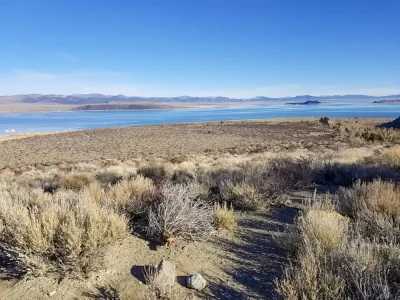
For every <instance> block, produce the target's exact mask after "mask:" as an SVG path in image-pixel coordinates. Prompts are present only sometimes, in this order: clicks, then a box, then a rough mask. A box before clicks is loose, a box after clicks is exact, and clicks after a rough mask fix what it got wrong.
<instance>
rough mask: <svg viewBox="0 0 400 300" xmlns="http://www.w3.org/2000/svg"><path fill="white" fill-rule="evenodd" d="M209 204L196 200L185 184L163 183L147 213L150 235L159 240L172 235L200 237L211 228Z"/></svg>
mask: <svg viewBox="0 0 400 300" xmlns="http://www.w3.org/2000/svg"><path fill="white" fill-rule="evenodd" d="M212 209H213V208H212V206H211V205H209V204H208V203H205V202H204V201H202V200H200V199H195V198H193V196H192V195H191V193H190V190H189V187H188V186H186V185H164V186H163V187H161V190H160V196H159V199H158V200H157V201H156V202H155V203H154V204H153V205H152V206H151V207H150V209H149V210H148V213H147V219H148V228H147V232H148V234H149V236H151V237H153V238H154V239H155V240H157V241H160V242H165V241H166V240H167V239H171V238H173V239H174V238H179V237H181V238H183V239H187V240H199V239H202V238H203V237H205V236H206V235H208V234H209V233H210V232H211V231H212V224H213V221H214V218H213V211H212Z"/></svg>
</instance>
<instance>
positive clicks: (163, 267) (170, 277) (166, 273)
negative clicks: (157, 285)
mask: <svg viewBox="0 0 400 300" xmlns="http://www.w3.org/2000/svg"><path fill="white" fill-rule="evenodd" d="M175 278H176V275H175V264H174V263H173V262H172V261H169V260H162V261H161V262H160V264H159V265H158V267H157V279H156V280H157V281H159V282H160V281H162V282H163V283H164V284H166V285H167V286H173V285H174V284H175Z"/></svg>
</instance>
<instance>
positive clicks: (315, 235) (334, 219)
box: [299, 209, 348, 251]
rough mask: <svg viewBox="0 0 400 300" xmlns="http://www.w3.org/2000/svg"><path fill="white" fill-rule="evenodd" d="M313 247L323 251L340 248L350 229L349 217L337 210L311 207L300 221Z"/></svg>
mask: <svg viewBox="0 0 400 300" xmlns="http://www.w3.org/2000/svg"><path fill="white" fill-rule="evenodd" d="M299 225H300V228H301V230H303V231H304V232H303V234H304V235H305V236H307V238H308V239H309V241H310V243H311V244H312V247H314V248H320V249H321V250H323V251H334V250H338V249H340V247H341V245H342V242H343V239H344V237H345V235H346V233H347V229H348V218H346V217H343V216H341V215H340V214H338V213H337V212H335V211H329V210H322V209H311V210H310V211H309V212H308V213H306V214H305V216H303V217H301V218H300V222H299Z"/></svg>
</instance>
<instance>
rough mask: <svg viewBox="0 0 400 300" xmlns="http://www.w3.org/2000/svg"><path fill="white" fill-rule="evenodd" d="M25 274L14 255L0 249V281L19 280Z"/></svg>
mask: <svg viewBox="0 0 400 300" xmlns="http://www.w3.org/2000/svg"><path fill="white" fill-rule="evenodd" d="M25 274H26V270H24V269H23V268H22V267H21V264H20V263H19V261H18V258H17V256H16V254H15V253H13V252H11V251H9V250H7V249H4V248H3V247H0V280H11V279H21V278H22V277H23V275H25Z"/></svg>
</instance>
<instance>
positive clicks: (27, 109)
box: [0, 99, 397, 115]
mask: <svg viewBox="0 0 400 300" xmlns="http://www.w3.org/2000/svg"><path fill="white" fill-rule="evenodd" d="M310 101H314V100H310ZM380 101H382V102H380ZM391 101H396V100H376V101H372V99H351V100H343V99H328V100H324V101H323V102H321V104H331V103H350V104H352V103H354V104H356V103H371V104H372V103H376V104H397V102H395V103H393V102H391ZM304 102H308V101H304V100H303V101H297V100H292V102H290V103H291V104H292V105H297V104H301V103H304ZM285 104H287V102H286V101H285V100H265V101H248V102H246V101H240V102H238V101H232V102H119V103H115V102H110V103H104V102H103V103H93V104H79V103H77V104H60V103H49V102H35V103H22V102H16V101H4V100H3V101H0V115H4V114H24V113H46V112H68V111H70V112H74V111H85V110H87V111H114V110H115V111H129V110H132V111H138V110H176V109H196V108H199V109H202V108H204V109H206V108H229V107H250V106H270V105H285ZM98 106H100V107H101V106H103V108H102V109H95V108H96V107H98ZM113 106H114V107H115V108H117V109H104V107H105V108H107V107H108V108H110V107H113ZM124 106H128V109H126V108H124V109H122V108H121V109H118V108H119V107H124ZM129 106H131V107H135V106H136V108H129ZM79 107H89V109H79Z"/></svg>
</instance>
